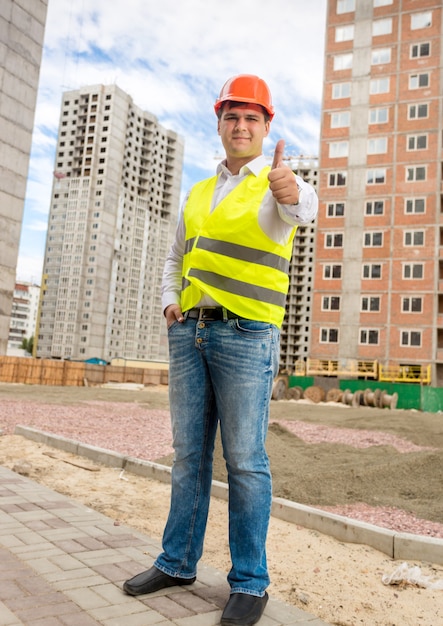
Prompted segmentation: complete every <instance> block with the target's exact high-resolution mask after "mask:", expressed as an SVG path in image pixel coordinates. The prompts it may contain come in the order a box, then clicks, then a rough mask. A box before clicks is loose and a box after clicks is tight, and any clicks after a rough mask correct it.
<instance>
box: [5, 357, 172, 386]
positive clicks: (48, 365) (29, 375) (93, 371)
mask: <svg viewBox="0 0 443 626" xmlns="http://www.w3.org/2000/svg"><path fill="white" fill-rule="evenodd" d="M0 383H22V384H26V385H59V386H71V387H88V386H91V387H93V386H99V385H104V384H106V383H120V384H121V383H135V384H138V385H144V386H147V385H167V384H168V369H167V367H160V366H159V365H156V364H149V363H146V367H140V366H139V367H130V366H126V365H121V366H120V365H119V366H116V365H95V364H92V363H84V362H82V361H57V360H52V359H34V358H26V357H8V356H1V357H0Z"/></svg>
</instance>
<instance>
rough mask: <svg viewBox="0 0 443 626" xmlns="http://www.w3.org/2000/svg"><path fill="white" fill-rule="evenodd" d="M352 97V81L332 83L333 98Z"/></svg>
mask: <svg viewBox="0 0 443 626" xmlns="http://www.w3.org/2000/svg"><path fill="white" fill-rule="evenodd" d="M350 97H351V83H334V84H333V85H332V99H333V100H338V99H339V98H350Z"/></svg>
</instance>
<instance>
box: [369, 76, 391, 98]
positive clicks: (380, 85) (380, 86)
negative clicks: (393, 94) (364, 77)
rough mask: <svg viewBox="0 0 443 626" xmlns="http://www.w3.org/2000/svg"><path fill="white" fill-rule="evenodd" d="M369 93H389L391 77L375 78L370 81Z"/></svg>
mask: <svg viewBox="0 0 443 626" xmlns="http://www.w3.org/2000/svg"><path fill="white" fill-rule="evenodd" d="M369 93H370V94H372V95H375V94H378V93H389V78H386V77H385V78H373V79H372V80H371V81H370V83H369Z"/></svg>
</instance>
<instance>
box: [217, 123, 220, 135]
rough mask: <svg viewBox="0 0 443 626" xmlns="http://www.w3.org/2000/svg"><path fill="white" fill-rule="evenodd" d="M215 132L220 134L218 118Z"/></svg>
mask: <svg viewBox="0 0 443 626" xmlns="http://www.w3.org/2000/svg"><path fill="white" fill-rule="evenodd" d="M217 133H218V134H220V120H217Z"/></svg>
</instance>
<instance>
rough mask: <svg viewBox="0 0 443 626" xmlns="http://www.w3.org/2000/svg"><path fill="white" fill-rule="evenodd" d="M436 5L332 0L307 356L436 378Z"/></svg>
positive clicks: (442, 306) (441, 228) (439, 261)
mask: <svg viewBox="0 0 443 626" xmlns="http://www.w3.org/2000/svg"><path fill="white" fill-rule="evenodd" d="M442 41H443V6H442V3H441V0H420V1H419V2H418V1H417V0H329V1H328V8H327V32H326V48H325V76H324V94H323V109H322V125H321V126H322V130H321V149H320V181H319V197H320V211H319V216H318V226H317V243H316V264H315V276H314V295H313V307H312V327H311V344H310V351H309V354H310V357H312V358H316V359H337V360H338V362H339V363H341V364H342V365H343V367H346V365H347V364H349V363H350V362H352V361H358V360H374V361H378V362H379V363H381V364H384V365H385V366H398V367H400V366H404V367H406V368H407V367H410V366H413V367H417V366H431V371H432V383H433V384H434V385H441V384H442V383H443V189H442V167H443V149H442V137H443V48H442Z"/></svg>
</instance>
